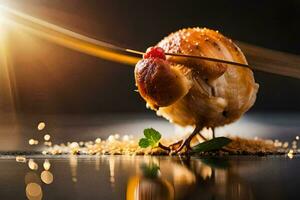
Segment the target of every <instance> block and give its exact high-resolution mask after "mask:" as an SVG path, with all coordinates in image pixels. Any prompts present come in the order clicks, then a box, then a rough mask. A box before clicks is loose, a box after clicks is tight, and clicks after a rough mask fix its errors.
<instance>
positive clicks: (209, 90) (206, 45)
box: [135, 28, 258, 127]
mask: <svg viewBox="0 0 300 200" xmlns="http://www.w3.org/2000/svg"><path fill="white" fill-rule="evenodd" d="M157 47H161V48H162V49H163V50H164V51H165V52H169V53H181V54H188V55H195V56H207V57H212V58H218V59H224V60H228V61H234V62H239V63H244V64H247V61H246V59H245V57H244V55H243V53H242V52H241V50H240V49H239V48H238V47H237V46H236V45H235V44H234V43H233V42H232V41H231V40H230V39H228V38H226V37H224V36H223V35H222V34H220V33H219V32H217V31H213V30H209V29H206V28H203V29H201V28H189V29H182V30H179V31H177V32H175V33H172V34H170V35H169V36H167V37H166V38H164V39H163V40H162V41H161V42H159V43H158V44H157ZM146 57H147V58H145V59H143V60H141V61H140V62H138V63H137V65H136V69H135V78H136V85H137V86H138V90H139V92H140V94H141V96H142V97H143V98H144V99H145V100H146V102H147V104H148V105H149V106H150V108H152V109H155V110H157V114H158V115H161V116H163V117H165V118H166V119H168V120H170V121H171V122H173V123H176V124H179V125H182V126H187V125H199V124H201V126H206V127H216V126H221V125H224V124H228V123H231V122H233V121H235V120H237V119H238V118H240V117H241V116H242V115H243V114H244V113H245V112H246V111H247V110H248V109H249V108H250V107H251V106H252V105H253V104H254V102H255V99H256V93H257V90H258V84H256V83H255V80H254V77H253V73H252V71H251V70H250V69H248V68H245V67H238V66H233V65H229V64H223V63H216V62H210V61H203V60H200V59H191V58H178V57H174V56H168V57H167V58H166V60H164V57H162V56H157V55H154V56H153V57H151V56H149V55H147V56H146Z"/></svg>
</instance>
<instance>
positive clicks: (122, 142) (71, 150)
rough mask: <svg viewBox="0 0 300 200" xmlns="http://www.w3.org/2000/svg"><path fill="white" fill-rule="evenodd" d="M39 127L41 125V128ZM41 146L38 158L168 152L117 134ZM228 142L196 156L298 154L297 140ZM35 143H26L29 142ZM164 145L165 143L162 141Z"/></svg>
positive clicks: (239, 139)
mask: <svg viewBox="0 0 300 200" xmlns="http://www.w3.org/2000/svg"><path fill="white" fill-rule="evenodd" d="M41 124H42V125H41ZM45 127H46V125H45V123H44V122H40V123H39V124H38V130H39V131H42V130H43V129H44V128H45ZM43 138H44V143H43V144H44V146H43V150H42V154H44V155H61V154H73V155H74V154H75V155H147V154H153V155H168V153H169V152H167V151H165V150H163V149H160V148H159V147H157V148H153V149H151V148H141V147H139V145H138V141H139V140H138V138H135V137H133V136H132V135H124V136H122V137H121V136H120V135H118V134H115V135H110V136H109V137H108V138H107V139H105V140H103V139H101V138H96V139H95V140H93V141H85V142H84V141H80V142H67V143H61V144H52V142H51V141H50V138H51V139H52V137H51V136H50V135H49V133H48V134H46V135H45V136H44V137H43ZM230 139H232V142H231V143H230V144H228V145H227V146H226V147H224V148H222V149H221V150H218V151H213V152H201V153H197V154H199V155H259V156H260V155H270V154H273V155H282V154H286V155H287V156H288V157H293V155H294V154H297V153H300V149H299V148H298V147H297V144H298V140H299V136H297V137H296V138H295V140H293V141H292V143H291V145H290V144H289V143H288V142H281V141H279V140H263V139H258V138H254V139H246V138H240V137H230ZM32 140H34V141H38V140H36V139H29V141H32ZM38 143H39V142H35V143H33V142H29V144H30V145H37V144H38ZM164 143H168V141H167V140H164Z"/></svg>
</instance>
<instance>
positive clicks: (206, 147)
mask: <svg viewBox="0 0 300 200" xmlns="http://www.w3.org/2000/svg"><path fill="white" fill-rule="evenodd" d="M230 142H231V139H229V138H227V137H216V138H214V139H211V140H208V141H205V142H202V143H200V144H198V145H196V146H195V147H193V152H206V151H214V150H219V149H221V148H222V147H224V146H226V145H228V144H229V143H230Z"/></svg>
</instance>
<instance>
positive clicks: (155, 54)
mask: <svg viewBox="0 0 300 200" xmlns="http://www.w3.org/2000/svg"><path fill="white" fill-rule="evenodd" d="M144 58H145V59H146V58H161V59H163V60H166V55H165V51H164V50H163V48H161V47H149V48H148V49H147V51H146V53H145V54H144Z"/></svg>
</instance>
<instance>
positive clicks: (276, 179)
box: [0, 155, 300, 200]
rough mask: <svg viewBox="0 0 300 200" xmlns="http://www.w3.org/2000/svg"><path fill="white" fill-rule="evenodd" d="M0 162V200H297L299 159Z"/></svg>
mask: <svg viewBox="0 0 300 200" xmlns="http://www.w3.org/2000/svg"><path fill="white" fill-rule="evenodd" d="M18 161H19V162H16V159H15V157H14V156H2V157H1V159H0V168H1V171H0V177H1V182H0V198H1V199H26V198H28V199H31V200H32V199H145V200H147V199H164V200H165V199H233V200H234V199H244V200H247V199H298V197H299V195H298V191H297V188H298V186H299V185H300V174H299V173H297V172H298V170H299V168H300V157H297V156H295V157H293V158H292V159H291V158H288V157H286V156H277V157H276V156H271V157H270V156H269V157H246V156H242V157H235V156H231V157H222V158H217V157H206V158H197V157H191V158H179V157H168V156H166V157H154V156H152V157H150V156H75V155H73V156H55V157H51V156H31V157H27V158H26V162H24V160H18Z"/></svg>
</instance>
